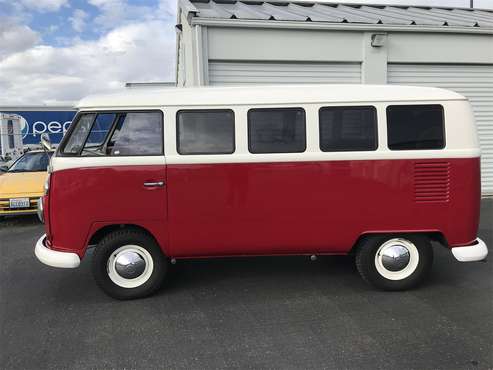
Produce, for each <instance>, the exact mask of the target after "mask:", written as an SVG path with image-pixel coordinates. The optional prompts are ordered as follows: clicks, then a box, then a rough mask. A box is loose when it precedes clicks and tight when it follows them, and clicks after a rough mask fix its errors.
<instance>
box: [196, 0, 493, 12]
mask: <svg viewBox="0 0 493 370" xmlns="http://www.w3.org/2000/svg"><path fill="white" fill-rule="evenodd" d="M190 1H191V3H196V2H215V1H214V0H208V1H203V0H200V1H196V0H190ZM223 1H224V0H223ZM230 1H231V2H234V1H240V0H230ZM220 2H221V0H219V3H220ZM241 2H243V3H259V2H268V3H271V4H272V3H275V4H286V3H294V4H322V5H328V6H337V5H347V6H354V7H360V6H372V7H378V8H381V7H385V6H393V7H396V8H409V7H414V8H422V9H447V10H453V9H459V10H468V11H471V12H473V11H474V10H478V11H482V12H489V13H493V9H491V8H480V7H476V6H475V7H474V8H471V7H469V6H464V7H462V6H440V5H436V4H434V5H412V4H395V3H392V2H385V1H382V2H376V3H373V2H370V3H357V2H356V3H352V2H347V3H346V2H340V1H333V2H327V1H320V0H241Z"/></svg>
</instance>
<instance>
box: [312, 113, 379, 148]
mask: <svg viewBox="0 0 493 370" xmlns="http://www.w3.org/2000/svg"><path fill="white" fill-rule="evenodd" d="M319 129H320V150H321V151H323V152H344V151H370V150H376V149H377V146H378V143H377V137H378V136H377V110H376V109H375V107H373V106H361V107H323V108H320V110H319Z"/></svg>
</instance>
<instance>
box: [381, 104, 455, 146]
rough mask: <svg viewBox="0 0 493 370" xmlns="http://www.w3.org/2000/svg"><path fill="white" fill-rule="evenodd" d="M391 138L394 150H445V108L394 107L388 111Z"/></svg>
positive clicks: (433, 105)
mask: <svg viewBox="0 0 493 370" xmlns="http://www.w3.org/2000/svg"><path fill="white" fill-rule="evenodd" d="M387 134H388V146H389V149H390V150H426V149H443V148H444V147H445V129H444V123H443V107H442V106H441V105H438V104H429V105H390V106H388V107H387Z"/></svg>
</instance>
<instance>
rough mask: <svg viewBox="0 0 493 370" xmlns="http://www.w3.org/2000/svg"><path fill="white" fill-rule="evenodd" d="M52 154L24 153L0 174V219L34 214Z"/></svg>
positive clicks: (40, 152) (41, 152) (39, 152)
mask: <svg viewBox="0 0 493 370" xmlns="http://www.w3.org/2000/svg"><path fill="white" fill-rule="evenodd" d="M52 155H53V152H43V151H37V150H36V151H31V152H27V153H25V154H24V155H23V156H22V157H20V158H19V159H18V160H17V161H15V162H14V163H13V164H12V166H10V168H9V169H8V170H7V171H6V172H2V173H0V217H2V216H7V215H25V214H35V213H36V209H37V206H38V199H39V197H40V196H42V195H43V192H44V189H43V187H44V183H45V180H46V176H47V168H48V164H49V162H50V158H51V156H52Z"/></svg>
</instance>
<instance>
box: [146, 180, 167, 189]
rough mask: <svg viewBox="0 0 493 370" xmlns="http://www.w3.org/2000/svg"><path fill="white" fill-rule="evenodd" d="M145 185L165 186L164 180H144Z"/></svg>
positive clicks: (151, 186)
mask: <svg viewBox="0 0 493 370" xmlns="http://www.w3.org/2000/svg"><path fill="white" fill-rule="evenodd" d="M144 186H145V187H146V188H153V187H156V186H164V181H156V182H144Z"/></svg>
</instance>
